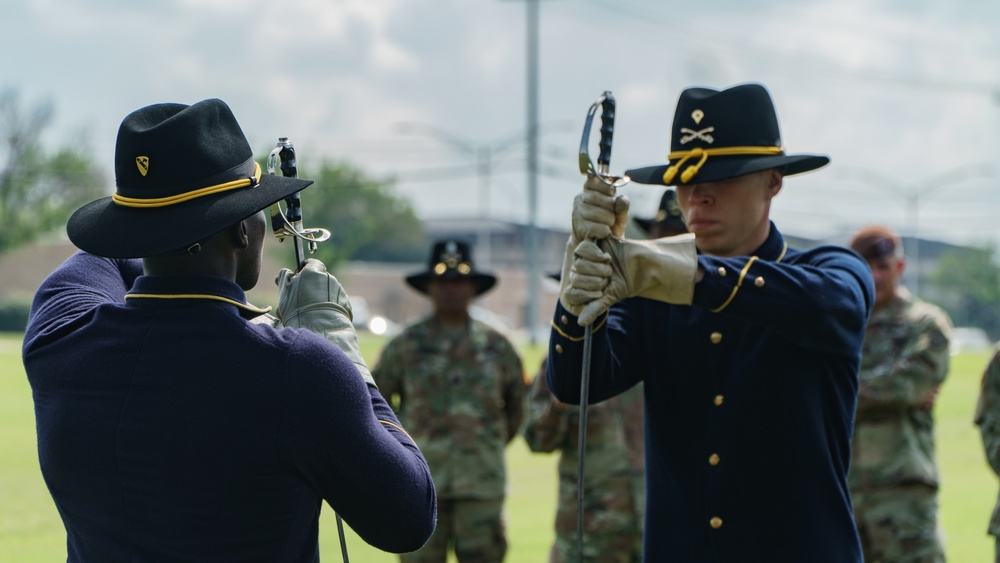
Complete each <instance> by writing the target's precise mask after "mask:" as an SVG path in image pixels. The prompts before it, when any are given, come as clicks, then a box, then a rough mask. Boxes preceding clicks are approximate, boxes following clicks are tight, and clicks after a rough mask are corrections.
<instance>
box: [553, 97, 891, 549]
mask: <svg viewBox="0 0 1000 563" xmlns="http://www.w3.org/2000/svg"><path fill="white" fill-rule="evenodd" d="M668 159H669V163H668V164H667V165H659V166H651V167H647V168H641V169H637V170H630V171H628V172H626V174H627V175H628V176H629V177H631V178H632V180H633V181H636V182H639V183H644V184H659V185H673V186H676V190H677V199H678V203H679V205H680V207H681V210H682V212H683V214H684V220H685V223H686V224H687V227H688V229H690V231H691V232H692V233H693V234H688V235H680V236H675V237H668V238H661V239H656V240H651V241H633V240H627V239H624V238H622V237H623V234H624V226H625V224H626V222H627V221H628V204H627V200H625V199H624V198H620V197H616V194H615V190H614V188H613V187H612V186H611V185H610V184H609V183H608V182H606V181H604V180H603V179H601V178H596V177H591V178H588V180H587V181H586V183H585V185H584V191H583V193H582V194H580V195H578V196H577V198H576V200H575V202H574V206H573V232H572V235H571V237H570V240H569V243H568V245H567V252H566V258H565V260H564V266H563V275H562V280H563V281H562V287H561V292H560V302H559V304H558V305H557V307H556V311H555V315H554V319H553V323H552V326H553V328H552V334H551V339H550V349H549V363H548V373H547V376H548V381H549V384H550V387H551V388H552V391H553V393H554V394H555V395H556V396H557V397H558V398H559V399H560V400H561V401H564V402H567V403H574V402H577V401H578V400H579V389H580V383H581V373H582V368H583V362H584V361H586V360H585V359H584V358H583V354H582V348H583V341H584V328H583V327H584V326H586V325H590V326H591V327H592V329H593V350H592V356H591V358H590V362H591V367H590V372H589V373H590V374H591V389H590V400H591V402H595V403H596V402H599V401H602V400H605V399H607V398H608V397H612V396H615V395H618V394H620V393H622V392H624V391H625V390H627V389H629V388H630V387H632V386H634V385H636V384H637V383H639V382H642V383H643V384H644V387H645V408H646V415H645V416H646V475H647V477H646V522H645V527H644V528H645V532H646V533H645V537H644V547H643V553H644V558H645V560H646V561H699V562H730V561H775V562H786V561H788V562H791V561H810V562H813V563H816V562H819V563H822V562H827V561H829V562H837V563H844V562H857V561H861V549H860V544H859V541H858V536H857V531H856V529H855V526H854V520H853V517H852V511H851V499H850V495H849V493H848V487H847V471H848V467H849V461H850V451H851V449H850V448H851V435H852V430H853V428H852V420H853V416H854V409H855V403H856V397H857V390H858V367H859V362H860V355H861V344H862V340H863V336H864V330H865V323H866V321H867V318H868V315H869V314H870V311H871V308H872V304H873V301H874V288H873V284H872V277H871V272H870V271H869V269H868V266H867V264H866V263H865V262H864V260H863V259H862V258H861V257H860V256H858V255H857V254H855V253H854V252H852V251H850V250H849V249H846V248H842V247H829V246H825V247H819V248H815V249H812V250H808V251H804V252H800V251H797V250H795V249H792V248H789V247H788V245H787V244H786V243H785V239H784V237H783V236H782V234H781V232H780V231H778V229H777V227H776V226H775V225H774V224H773V223H772V222H771V221H770V219H769V217H770V206H771V201H772V199H773V198H774V197H775V196H777V195H778V192H779V191H780V190H781V189H782V186H783V180H784V178H785V176H790V175H793V174H798V173H802V172H807V171H810V170H814V169H816V168H819V167H821V166H824V165H825V164H827V162H829V159H828V158H827V157H825V156H819V155H789V154H786V153H785V150H784V147H783V146H782V143H781V135H780V133H779V130H778V122H777V116H776V114H775V111H774V105H773V103H772V101H771V97H770V94H769V93H768V92H767V90H766V89H765V88H764V87H763V86H761V85H759V84H745V85H740V86H735V87H733V88H729V89H726V90H722V91H717V90H712V89H708V88H690V89H687V90H685V91H683V92H682V93H681V96H680V99H679V100H678V103H677V108H676V113H675V116H674V121H673V125H672V129H671V152H670V154H669V155H668Z"/></svg>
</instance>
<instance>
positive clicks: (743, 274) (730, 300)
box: [712, 256, 757, 313]
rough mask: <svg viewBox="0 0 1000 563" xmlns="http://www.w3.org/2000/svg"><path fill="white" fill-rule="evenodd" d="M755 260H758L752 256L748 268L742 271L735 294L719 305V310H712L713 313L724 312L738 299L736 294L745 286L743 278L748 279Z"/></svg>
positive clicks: (734, 290) (747, 264) (734, 289)
mask: <svg viewBox="0 0 1000 563" xmlns="http://www.w3.org/2000/svg"><path fill="white" fill-rule="evenodd" d="M755 260H757V257H756V256H751V257H750V259H749V260H747V263H746V266H743V270H742V271H740V278H739V279H738V280H736V287H734V288H733V292H732V293H730V294H729V299H726V302H725V303H723V304H722V305H719V307H718V308H717V309H712V312H713V313H718V312H720V311H722V310H723V309H725V308H726V307H728V306H729V304H730V303H731V302H732V301H733V298H734V297H736V292H738V291H739V290H740V286H741V285H743V278H745V277H747V272H749V271H750V265H751V264H753V263H754V261H755Z"/></svg>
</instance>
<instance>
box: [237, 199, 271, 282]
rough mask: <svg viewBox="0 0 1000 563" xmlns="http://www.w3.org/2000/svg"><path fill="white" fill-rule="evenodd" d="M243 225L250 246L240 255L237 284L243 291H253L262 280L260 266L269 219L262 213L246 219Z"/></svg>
mask: <svg viewBox="0 0 1000 563" xmlns="http://www.w3.org/2000/svg"><path fill="white" fill-rule="evenodd" d="M243 223H244V224H245V225H246V228H247V240H248V243H249V244H248V246H247V248H245V249H244V250H243V252H242V253H240V257H239V261H238V263H237V266H236V283H237V285H239V286H240V287H241V288H243V291H248V290H250V289H253V287H254V286H255V285H257V280H258V279H259V278H260V265H261V261H262V259H263V249H264V235H265V234H266V233H267V218H266V217H265V216H264V212H263V211H261V212H259V213H257V214H256V215H254V216H252V217H248V218H246V219H245V220H244V221H243Z"/></svg>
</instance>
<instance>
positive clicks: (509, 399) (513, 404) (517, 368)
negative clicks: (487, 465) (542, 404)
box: [500, 341, 527, 444]
mask: <svg viewBox="0 0 1000 563" xmlns="http://www.w3.org/2000/svg"><path fill="white" fill-rule="evenodd" d="M504 344H505V345H504V346H502V347H501V350H502V354H501V358H500V362H501V365H502V371H503V374H504V377H505V378H506V381H505V382H504V383H505V387H504V398H503V400H504V413H505V414H506V415H507V443H508V444H509V443H510V442H511V440H513V439H514V437H515V436H517V432H518V430H519V429H520V428H521V423H522V422H524V396H525V393H526V391H527V385H525V382H524V366H523V365H522V364H521V358H520V357H519V356H518V355H517V352H516V351H515V350H514V346H512V345H511V344H510V342H509V341H505V342H504Z"/></svg>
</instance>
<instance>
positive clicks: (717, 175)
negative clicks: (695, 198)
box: [625, 84, 830, 186]
mask: <svg viewBox="0 0 1000 563" xmlns="http://www.w3.org/2000/svg"><path fill="white" fill-rule="evenodd" d="M667 161H668V163H667V164H660V165H656V166H646V167H643V168H636V169H634V170H627V171H626V172H625V175H626V176H628V177H629V178H631V179H632V181H633V182H638V183H640V184H658V185H665V186H676V185H680V184H689V183H697V182H716V181H719V180H727V179H729V178H735V177H737V176H742V175H744V174H750V173H752V172H759V171H761V170H770V169H772V168H780V169H781V170H782V172H783V173H784V174H785V175H786V176H790V175H792V174H800V173H802V172H808V171H810V170H815V169H817V168H820V167H822V166H825V165H826V164H827V163H829V162H830V158H829V157H827V156H822V155H811V154H803V155H788V154H785V148H784V147H783V146H782V145H781V133H780V132H779V130H778V116H777V114H776V113H775V111H774V102H772V101H771V95H770V94H769V93H768V92H767V89H766V88H764V86H762V85H760V84H741V85H739V86H733V87H732V88H728V89H725V90H722V91H719V90H713V89H711V88H688V89H686V90H684V91H683V92H681V96H680V99H679V100H677V110H676V111H675V112H674V123H673V127H672V129H671V131H670V154H669V155H667Z"/></svg>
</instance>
